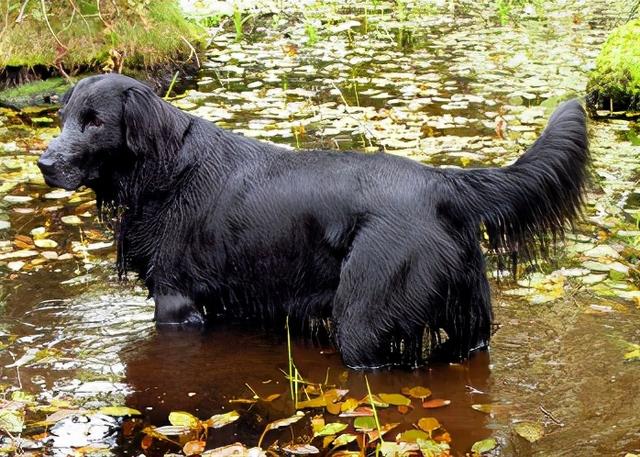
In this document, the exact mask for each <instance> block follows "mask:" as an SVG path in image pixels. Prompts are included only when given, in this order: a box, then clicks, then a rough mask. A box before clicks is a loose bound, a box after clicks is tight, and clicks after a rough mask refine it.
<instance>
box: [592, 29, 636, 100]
mask: <svg viewBox="0 0 640 457" xmlns="http://www.w3.org/2000/svg"><path fill="white" fill-rule="evenodd" d="M639 36H640V19H634V20H632V21H629V22H628V23H626V24H624V25H622V26H620V27H618V28H616V29H615V30H614V31H613V32H612V33H611V35H610V36H609V38H607V41H606V42H605V43H604V45H603V46H602V51H600V55H599V56H598V58H597V59H596V69H595V70H594V71H593V72H592V73H591V75H590V78H589V84H588V86H587V92H589V94H590V95H589V101H590V104H591V106H592V107H595V108H605V109H609V110H610V111H618V110H622V111H624V110H631V111H633V110H640V40H638V37H639Z"/></svg>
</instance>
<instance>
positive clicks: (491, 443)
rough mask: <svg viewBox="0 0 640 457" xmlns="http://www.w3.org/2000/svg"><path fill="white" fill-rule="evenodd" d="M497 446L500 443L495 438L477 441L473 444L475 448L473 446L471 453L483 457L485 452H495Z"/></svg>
mask: <svg viewBox="0 0 640 457" xmlns="http://www.w3.org/2000/svg"><path fill="white" fill-rule="evenodd" d="M497 445H498V442H497V441H496V439H495V438H487V439H485V440H482V441H476V442H475V443H473V446H471V452H473V453H474V455H482V454H484V453H485V452H489V451H492V450H494V449H495V448H496V446H497Z"/></svg>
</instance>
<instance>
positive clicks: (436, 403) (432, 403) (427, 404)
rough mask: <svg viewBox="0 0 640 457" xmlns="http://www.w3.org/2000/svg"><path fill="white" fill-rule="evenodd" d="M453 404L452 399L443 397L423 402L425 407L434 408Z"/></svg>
mask: <svg viewBox="0 0 640 457" xmlns="http://www.w3.org/2000/svg"><path fill="white" fill-rule="evenodd" d="M450 404H451V400H443V399H442V398H433V399H431V400H427V401H425V402H424V403H422V407H423V408H427V409H433V408H442V407H443V406H449V405H450Z"/></svg>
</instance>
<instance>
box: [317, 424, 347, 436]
mask: <svg viewBox="0 0 640 457" xmlns="http://www.w3.org/2000/svg"><path fill="white" fill-rule="evenodd" d="M345 428H347V424H343V423H342V422H332V423H330V424H326V425H325V426H324V427H322V429H320V430H318V431H317V432H316V433H315V434H314V435H313V436H327V435H336V434H338V433H340V432H341V431H343V430H344V429H345Z"/></svg>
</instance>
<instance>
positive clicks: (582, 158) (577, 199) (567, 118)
mask: <svg viewBox="0 0 640 457" xmlns="http://www.w3.org/2000/svg"><path fill="white" fill-rule="evenodd" d="M588 163H589V145H588V140H587V128H586V113H585V110H584V108H583V107H582V105H581V104H580V103H579V102H578V101H577V100H571V101H569V102H566V103H564V104H563V105H561V106H560V107H559V108H558V109H557V110H556V111H555V113H554V114H553V115H552V116H551V119H549V123H548V124H547V127H546V129H545V130H544V132H543V133H542V135H541V136H540V138H538V139H537V140H536V142H535V143H534V144H533V145H532V146H531V147H530V148H529V150H528V151H527V152H526V153H525V154H524V155H522V156H521V157H520V158H519V159H518V160H517V161H516V162H515V163H513V164H512V165H510V166H507V167H504V168H486V169H466V170H465V169H461V170H458V169H447V170H444V175H445V177H446V178H445V182H446V184H445V185H446V186H447V187H449V190H450V191H451V193H449V195H455V196H456V197H455V198H454V201H453V202H448V203H449V204H452V208H453V210H454V213H452V214H454V215H455V214H456V212H457V214H458V217H462V218H464V219H465V220H467V221H468V218H469V217H471V218H473V219H474V220H473V222H474V223H475V222H477V223H478V225H479V224H480V223H482V224H484V226H485V228H486V230H487V234H488V236H489V243H490V246H491V248H492V249H493V250H495V251H497V252H502V253H505V252H511V253H513V252H518V253H521V254H524V255H525V256H526V257H527V258H533V257H534V256H535V255H536V254H537V252H538V251H540V250H542V251H543V252H544V251H546V244H545V236H546V235H552V236H553V237H554V239H555V237H557V236H558V235H560V236H562V235H563V233H564V230H565V228H566V226H567V224H571V223H572V222H573V221H574V220H575V219H576V217H577V216H578V215H579V214H580V209H581V205H582V198H583V190H584V187H585V183H586V180H587V176H588Z"/></svg>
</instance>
